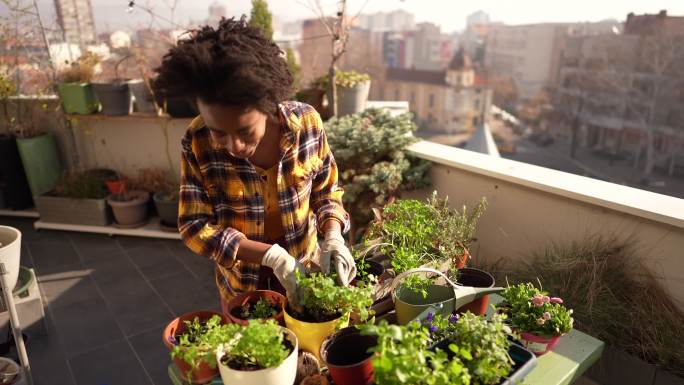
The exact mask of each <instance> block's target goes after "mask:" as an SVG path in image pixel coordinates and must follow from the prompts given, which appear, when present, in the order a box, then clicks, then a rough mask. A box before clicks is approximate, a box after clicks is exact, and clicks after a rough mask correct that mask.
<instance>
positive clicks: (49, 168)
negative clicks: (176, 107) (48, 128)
mask: <svg viewBox="0 0 684 385" xmlns="http://www.w3.org/2000/svg"><path fill="white" fill-rule="evenodd" d="M17 147H18V148H19V155H21V162H22V164H23V165H24V171H25V172H26V178H27V179H28V182H29V187H30V188H31V193H32V194H33V196H39V195H43V194H45V193H47V192H48V191H50V190H52V189H53V188H54V187H55V185H56V184H57V180H59V176H60V175H61V174H62V166H61V164H60V161H59V155H58V154H57V144H56V143H55V139H54V138H53V137H52V135H49V134H45V135H41V136H37V137H35V138H26V139H17Z"/></svg>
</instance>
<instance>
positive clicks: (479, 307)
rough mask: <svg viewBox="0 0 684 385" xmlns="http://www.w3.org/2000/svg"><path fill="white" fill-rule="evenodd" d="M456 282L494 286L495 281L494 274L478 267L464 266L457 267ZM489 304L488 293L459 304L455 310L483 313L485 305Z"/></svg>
mask: <svg viewBox="0 0 684 385" xmlns="http://www.w3.org/2000/svg"><path fill="white" fill-rule="evenodd" d="M456 282H458V284H459V285H463V286H472V287H485V288H486V287H494V284H495V283H496V282H495V280H494V276H492V275H491V274H489V273H488V272H486V271H484V270H480V269H475V268H472V267H464V268H462V269H458V273H457V276H456ZM488 306H489V295H485V296H484V297H481V298H478V299H476V300H475V301H473V302H471V303H469V304H467V305H464V306H461V307H460V308H458V309H457V310H456V312H458V313H465V312H467V311H469V312H471V313H474V314H476V315H485V314H486V313H487V307H488Z"/></svg>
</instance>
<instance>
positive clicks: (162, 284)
mask: <svg viewBox="0 0 684 385" xmlns="http://www.w3.org/2000/svg"><path fill="white" fill-rule="evenodd" d="M152 285H153V286H154V287H155V288H156V289H157V292H158V293H159V295H161V296H162V298H164V301H166V303H167V304H168V305H169V306H170V307H171V309H172V310H173V312H174V313H175V315H176V316H178V315H181V314H185V313H188V312H190V311H195V310H214V309H217V308H218V304H219V294H218V289H217V288H216V285H215V284H214V281H213V280H211V281H199V280H197V279H195V278H194V277H193V276H192V275H190V274H188V273H177V274H174V275H171V276H167V277H164V278H159V279H155V280H154V281H152Z"/></svg>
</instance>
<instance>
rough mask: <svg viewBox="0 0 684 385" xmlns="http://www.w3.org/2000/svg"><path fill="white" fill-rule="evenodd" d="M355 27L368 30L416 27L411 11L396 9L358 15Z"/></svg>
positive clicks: (393, 29)
mask: <svg viewBox="0 0 684 385" xmlns="http://www.w3.org/2000/svg"><path fill="white" fill-rule="evenodd" d="M356 27H359V28H363V29H367V30H370V31H408V30H413V29H415V28H416V22H415V20H414V16H413V14H412V13H409V12H406V11H403V10H396V11H391V12H378V13H372V14H363V15H359V17H358V18H357V21H356Z"/></svg>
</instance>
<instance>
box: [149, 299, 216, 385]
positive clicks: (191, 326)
mask: <svg viewBox="0 0 684 385" xmlns="http://www.w3.org/2000/svg"><path fill="white" fill-rule="evenodd" d="M226 323H228V319H227V318H226V317H225V316H223V315H221V314H219V313H215V312H211V311H199V312H192V313H188V314H184V315H182V316H180V317H178V318H176V319H174V320H173V321H171V322H170V323H169V324H168V325H167V326H166V328H165V329H164V334H163V336H162V340H163V342H164V345H165V346H166V347H167V348H168V349H169V350H170V351H171V358H172V359H173V363H174V364H175V365H176V366H177V367H178V369H179V370H180V373H181V376H182V377H183V379H184V380H190V381H191V382H193V383H198V384H203V383H206V382H208V381H209V380H211V379H212V378H214V377H215V376H216V375H217V374H218V369H217V367H216V349H217V348H218V346H219V345H220V344H221V343H223V342H225V338H224V334H223V333H222V332H221V325H224V324H226Z"/></svg>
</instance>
